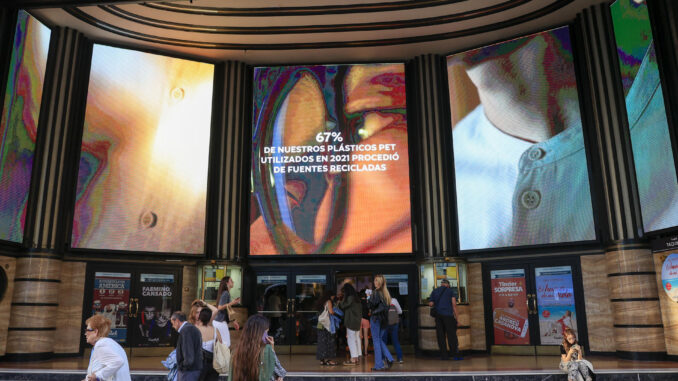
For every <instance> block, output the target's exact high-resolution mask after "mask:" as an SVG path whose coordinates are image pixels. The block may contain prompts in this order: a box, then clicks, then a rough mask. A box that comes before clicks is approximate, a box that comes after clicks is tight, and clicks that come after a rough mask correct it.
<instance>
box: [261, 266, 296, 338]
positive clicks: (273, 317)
mask: <svg viewBox="0 0 678 381" xmlns="http://www.w3.org/2000/svg"><path fill="white" fill-rule="evenodd" d="M287 280H288V276H287V275H267V274H262V275H257V285H256V303H257V312H258V313H260V314H262V315H264V316H266V317H267V318H268V319H269V321H270V326H269V329H268V335H269V336H273V339H274V340H275V343H276V344H287V343H288V340H289V338H290V327H289V322H290V319H289V317H288V299H287V296H288V295H287V290H288V287H287Z"/></svg>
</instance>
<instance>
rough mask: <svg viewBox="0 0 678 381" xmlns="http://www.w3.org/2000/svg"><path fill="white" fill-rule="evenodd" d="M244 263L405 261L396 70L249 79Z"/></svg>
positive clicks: (318, 70) (401, 83)
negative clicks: (399, 256) (346, 257)
mask: <svg viewBox="0 0 678 381" xmlns="http://www.w3.org/2000/svg"><path fill="white" fill-rule="evenodd" d="M253 96H254V102H253V131H252V161H251V196H252V197H251V210H250V211H251V213H250V254H251V255H280V254H283V255H294V254H368V253H369V254H377V253H411V252H412V229H411V218H410V214H411V213H410V178H409V173H410V172H409V159H408V139H407V112H406V96H405V67H404V65H403V64H365V65H316V66H286V67H259V68H255V70H254V91H253Z"/></svg>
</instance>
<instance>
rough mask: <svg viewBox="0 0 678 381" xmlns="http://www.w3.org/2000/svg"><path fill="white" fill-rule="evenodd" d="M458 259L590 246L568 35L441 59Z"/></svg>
mask: <svg viewBox="0 0 678 381" xmlns="http://www.w3.org/2000/svg"><path fill="white" fill-rule="evenodd" d="M447 72H448V84H449V97H450V110H451V117H452V141H453V150H454V171H455V181H456V196H457V212H458V218H457V220H458V227H459V248H460V250H462V251H463V250H479V249H491V248H503V247H515V246H531V245H545V244H555V243H565V242H577V241H591V240H595V239H596V235H595V228H594V220H593V209H592V204H591V192H590V186H589V173H588V166H587V159H586V152H585V149H584V137H583V133H582V121H581V115H580V107H579V98H578V94H577V80H576V77H575V68H574V64H573V59H572V45H571V42H570V32H569V28H568V27H562V28H558V29H553V30H550V31H546V32H542V33H536V34H532V35H529V36H525V37H522V38H517V39H514V40H510V41H506V42H502V43H498V44H494V45H489V46H485V47H481V48H478V49H474V50H469V51H466V52H462V53H457V54H452V55H450V56H448V57H447Z"/></svg>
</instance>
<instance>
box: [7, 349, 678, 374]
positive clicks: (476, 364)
mask: <svg viewBox="0 0 678 381" xmlns="http://www.w3.org/2000/svg"><path fill="white" fill-rule="evenodd" d="M163 359H164V357H137V356H134V357H132V358H131V360H130V368H131V370H132V371H133V372H135V373H136V372H138V373H148V374H158V373H162V372H165V371H166V369H165V368H164V367H163V366H162V364H160V361H161V360H163ZM588 360H589V361H591V362H592V363H593V365H594V367H595V368H596V373H619V372H626V371H630V372H632V371H636V372H637V371H640V372H651V373H653V372H677V371H678V362H670V361H630V360H621V359H617V358H615V357H607V356H589V357H588ZM280 361H281V363H282V364H283V366H284V367H285V368H286V369H287V371H288V372H290V373H291V374H308V373H313V374H327V375H330V374H338V373H348V374H364V373H367V372H370V368H371V367H372V366H374V362H373V357H372V355H369V356H368V357H367V359H366V360H365V361H362V362H361V364H360V365H358V366H342V365H339V366H322V365H320V363H319V362H318V361H316V360H315V356H314V355H307V354H292V355H287V354H284V355H280ZM341 361H343V358H342V359H337V362H339V363H341ZM558 362H559V358H558V357H557V356H498V355H494V356H490V355H481V354H477V355H470V356H467V357H466V358H465V359H464V360H462V361H441V360H439V359H437V358H431V357H414V356H413V355H406V356H405V358H404V363H403V364H398V363H394V364H393V367H392V368H391V370H390V373H391V374H393V373H401V374H402V373H410V372H412V373H422V374H427V373H428V374H431V373H460V374H520V373H522V372H525V373H531V374H534V373H553V372H557V371H558ZM87 363H88V357H81V358H59V359H53V360H49V361H31V362H4V361H0V372H3V371H11V370H16V371H20V370H28V369H30V370H33V371H40V370H54V371H80V370H82V371H84V370H86V369H87Z"/></svg>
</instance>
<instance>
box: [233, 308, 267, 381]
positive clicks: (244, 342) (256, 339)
mask: <svg viewBox="0 0 678 381" xmlns="http://www.w3.org/2000/svg"><path fill="white" fill-rule="evenodd" d="M268 327H269V322H268V319H267V318H266V317H264V316H263V315H259V314H257V315H252V316H250V318H249V319H247V322H246V323H245V327H244V328H243V331H242V334H241V335H240V341H238V344H236V345H235V349H234V350H233V357H232V358H231V370H232V372H233V378H232V380H234V381H249V380H258V379H259V356H260V354H261V350H262V349H263V348H264V347H265V346H266V343H265V342H264V341H263V337H264V334H265V333H266V332H267V331H268Z"/></svg>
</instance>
